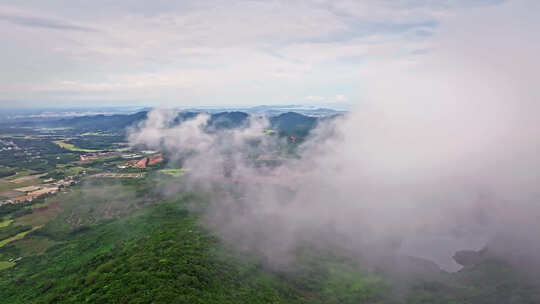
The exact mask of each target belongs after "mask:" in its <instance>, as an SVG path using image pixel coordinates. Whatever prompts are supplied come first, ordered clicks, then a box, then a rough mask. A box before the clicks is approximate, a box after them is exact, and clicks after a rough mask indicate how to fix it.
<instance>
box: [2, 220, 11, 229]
mask: <svg viewBox="0 0 540 304" xmlns="http://www.w3.org/2000/svg"><path fill="white" fill-rule="evenodd" d="M11 223H13V220H11V219H7V218H6V219H4V220H2V221H1V222H0V228H4V227H7V226H9V225H10V224H11Z"/></svg>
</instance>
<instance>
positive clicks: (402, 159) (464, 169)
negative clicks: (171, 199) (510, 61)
mask: <svg viewBox="0 0 540 304" xmlns="http://www.w3.org/2000/svg"><path fill="white" fill-rule="evenodd" d="M468 101H470V99H469V100H468ZM481 104H482V102H478V101H476V104H466V103H463V102H460V103H459V104H458V103H454V104H452V103H450V102H449V103H448V104H446V105H445V104H444V103H439V104H437V105H436V107H435V105H428V104H425V105H423V106H418V105H416V106H415V108H412V107H408V108H404V105H399V104H394V105H392V104H385V103H378V104H371V105H369V106H365V107H359V108H358V109H356V110H355V111H353V112H352V113H349V114H348V115H346V116H344V117H340V118H335V119H328V120H322V121H321V122H319V124H318V126H317V127H316V129H314V130H313V131H312V132H311V133H310V135H309V136H308V137H307V138H306V139H305V141H304V142H302V143H301V144H299V145H298V147H296V149H295V151H294V152H293V153H291V151H284V149H283V148H282V147H283V146H286V145H287V139H286V138H280V137H279V136H276V135H268V134H267V133H265V130H266V129H267V128H268V121H267V119H266V118H264V117H255V116H254V117H251V119H250V121H249V123H248V124H247V125H246V126H245V127H243V128H238V129H229V130H208V128H207V121H208V119H209V117H208V116H207V115H206V114H200V115H198V116H197V117H196V118H194V119H191V120H188V121H185V122H183V123H181V124H174V123H173V120H174V118H175V117H176V115H177V114H178V113H177V112H175V111H170V110H154V111H152V112H150V113H149V116H148V119H147V120H146V121H144V122H143V123H142V124H141V125H139V126H138V127H137V128H135V129H133V130H132V131H131V133H130V136H129V138H130V142H131V143H132V144H134V145H139V144H144V145H146V146H148V147H150V148H153V149H161V150H163V151H165V152H167V153H168V154H169V156H170V157H171V159H172V161H173V162H177V163H178V162H181V163H182V166H183V167H184V168H185V169H186V170H187V174H185V175H184V176H182V177H180V178H181V179H182V183H180V184H181V185H182V186H181V187H182V189H188V188H190V187H196V189H202V190H206V191H212V192H213V193H214V195H213V197H214V201H213V203H212V204H211V207H210V208H209V209H208V211H207V214H206V216H205V223H207V224H208V226H209V227H211V228H213V229H215V230H216V231H218V232H219V233H220V234H221V235H222V236H223V238H224V239H225V240H227V241H230V242H232V243H233V244H236V245H238V246H239V247H240V248H243V249H247V250H255V251H258V252H260V253H262V254H263V255H264V256H265V257H266V258H267V259H268V261H269V263H270V264H272V265H276V266H280V265H288V264H290V263H291V262H293V261H294V257H293V254H292V253H293V252H294V251H295V250H296V249H298V248H299V247H300V246H320V247H322V248H323V247H326V246H332V247H333V248H339V249H343V250H344V252H345V251H346V252H347V253H348V254H351V253H352V254H353V255H356V256H357V257H359V258H362V259H364V260H366V261H371V262H374V263H376V262H378V261H383V260H384V259H385V258H387V257H392V256H396V255H404V256H415V257H420V258H425V259H428V260H431V261H433V262H436V263H437V264H438V265H439V266H440V267H441V268H442V269H445V270H448V271H456V270H458V269H459V268H460V266H459V265H458V264H457V263H456V262H455V261H454V260H453V259H452V256H453V255H454V253H455V252H456V251H458V250H464V249H469V250H480V249H482V248H484V247H485V246H486V245H487V244H488V243H489V242H490V240H492V239H493V238H495V237H497V236H500V235H503V234H504V235H505V236H506V239H512V240H517V239H518V238H516V237H517V236H519V239H524V240H530V239H534V238H531V237H532V236H534V235H535V234H536V233H538V232H539V227H540V225H539V222H538V220H539V215H540V205H539V204H538V198H539V197H540V193H539V190H538V189H539V188H538V184H537V182H538V178H537V177H538V174H539V172H540V167H539V165H540V163H539V157H538V155H537V151H538V140H537V139H536V138H535V137H530V135H531V134H527V133H524V132H522V130H521V128H519V127H516V126H515V125H514V124H513V122H515V120H514V119H515V118H516V116H515V114H516V113H511V112H504V111H501V108H500V107H499V108H497V105H496V104H492V105H493V106H492V107H491V108H489V107H486V108H483V109H482V108H480V106H481ZM464 105H466V107H464V108H461V107H462V106H464ZM424 106H425V107H424ZM475 107H477V108H475ZM479 110H482V111H483V113H481V112H482V111H479ZM525 132H533V131H532V130H525ZM280 147H281V148H280ZM285 150H286V149H285ZM267 154H272V155H273V157H278V158H279V161H280V165H279V166H264V165H262V166H261V165H257V161H256V160H257V158H258V157H260V156H261V155H267ZM178 190H180V189H178ZM528 234H529V235H528ZM497 246H498V247H499V248H500V250H501V252H502V251H505V252H512V251H516V252H517V251H519V252H524V253H526V254H527V256H535V254H536V256H540V255H538V253H539V252H538V247H540V246H538V245H536V244H535V243H534V242H533V243H531V242H530V241H524V242H515V243H512V246H514V247H515V246H525V247H527V248H523V247H520V248H508V247H506V246H505V245H504V244H500V242H499V243H498V245H497ZM503 249H504V250H503ZM494 250H495V249H494ZM381 259H382V260H381Z"/></svg>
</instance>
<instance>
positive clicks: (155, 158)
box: [117, 153, 163, 169]
mask: <svg viewBox="0 0 540 304" xmlns="http://www.w3.org/2000/svg"><path fill="white" fill-rule="evenodd" d="M161 162H163V154H161V153H157V154H154V155H150V156H148V157H143V158H141V159H135V160H130V161H128V162H126V163H124V164H122V165H118V166H117V167H118V168H119V169H126V168H138V169H145V168H146V167H148V166H153V165H156V164H159V163H161Z"/></svg>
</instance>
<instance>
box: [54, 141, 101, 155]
mask: <svg viewBox="0 0 540 304" xmlns="http://www.w3.org/2000/svg"><path fill="white" fill-rule="evenodd" d="M65 141H66V140H65V139H64V140H56V141H54V143H55V144H57V145H58V146H59V147H62V148H63V149H66V150H69V151H75V152H87V153H92V152H101V151H103V150H96V149H84V148H78V147H75V145H74V144H71V143H67V142H65Z"/></svg>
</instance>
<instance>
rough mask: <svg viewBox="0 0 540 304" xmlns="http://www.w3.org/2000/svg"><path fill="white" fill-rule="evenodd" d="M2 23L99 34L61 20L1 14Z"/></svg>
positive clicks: (89, 28) (93, 30) (88, 28)
mask: <svg viewBox="0 0 540 304" xmlns="http://www.w3.org/2000/svg"><path fill="white" fill-rule="evenodd" d="M0 21H7V22H10V23H13V24H16V25H20V26H27V27H37V28H46V29H54V30H65V31H82V32H97V31H98V30H96V29H94V28H91V27H86V26H80V25H75V24H71V23H66V22H63V21H60V20H54V19H48V18H40V17H32V16H12V15H6V14H0Z"/></svg>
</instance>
